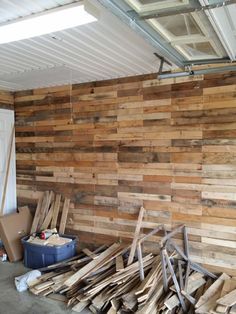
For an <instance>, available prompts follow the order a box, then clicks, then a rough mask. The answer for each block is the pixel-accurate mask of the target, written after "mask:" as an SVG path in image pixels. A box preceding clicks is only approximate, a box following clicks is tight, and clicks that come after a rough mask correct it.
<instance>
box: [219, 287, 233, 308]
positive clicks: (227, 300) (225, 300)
mask: <svg viewBox="0 0 236 314" xmlns="http://www.w3.org/2000/svg"><path fill="white" fill-rule="evenodd" d="M217 303H218V304H221V305H224V306H229V307H230V306H233V305H235V304H236V289H235V290H233V291H231V292H230V293H228V294H226V295H225V296H223V297H222V298H220V299H218V300H217Z"/></svg>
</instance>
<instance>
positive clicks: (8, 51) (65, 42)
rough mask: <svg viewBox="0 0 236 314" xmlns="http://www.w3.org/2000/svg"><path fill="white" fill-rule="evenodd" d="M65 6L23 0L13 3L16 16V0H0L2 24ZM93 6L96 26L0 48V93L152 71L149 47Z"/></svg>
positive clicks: (154, 67)
mask: <svg viewBox="0 0 236 314" xmlns="http://www.w3.org/2000/svg"><path fill="white" fill-rule="evenodd" d="M69 2H72V1H62V0H44V1H30V0H24V1H21V3H20V5H18V6H19V7H21V6H22V8H21V10H22V12H21V11H20V10H17V3H18V4H19V2H18V1H17V0H4V1H0V12H1V10H7V7H8V10H9V11H11V15H10V13H9V14H8V15H7V14H6V15H4V16H5V20H8V19H12V18H16V17H18V16H19V14H20V15H23V14H25V15H28V14H31V13H32V12H37V11H36V10H37V7H38V10H39V11H42V10H45V8H50V7H55V6H56V5H62V4H64V3H65V4H66V3H69ZM42 3H43V5H44V6H42ZM93 4H95V1H93ZM96 6H97V7H98V10H99V20H98V21H97V22H94V23H90V24H87V25H83V26H78V27H76V28H72V29H68V30H65V31H61V32H57V33H54V34H49V35H44V36H40V37H35V38H32V39H27V40H22V41H18V42H12V43H8V44H2V45H0V89H1V88H2V89H11V90H22V89H28V88H38V87H47V86H55V85H62V84H67V83H69V82H73V83H80V82H87V81H93V80H104V79H110V78H117V77H122V76H131V75H139V74H144V73H152V72H156V71H157V70H158V66H159V60H158V59H157V58H156V57H155V56H154V55H153V53H154V52H155V48H153V47H152V46H151V45H149V44H148V43H147V42H146V41H145V40H144V39H143V38H141V37H140V36H139V35H137V34H136V33H135V32H134V31H133V30H132V29H130V28H129V27H128V26H126V25H125V24H123V23H122V22H121V21H120V20H119V19H118V18H116V17H115V16H113V15H112V14H111V13H110V12H108V11H107V10H106V9H105V8H104V7H103V6H101V5H99V4H98V3H96ZM12 8H15V9H14V10H15V16H14V10H13V9H12ZM23 11H24V12H23ZM0 15H1V14H0ZM3 20H4V19H3V17H2V21H3ZM165 69H167V67H165ZM60 71H61V72H60Z"/></svg>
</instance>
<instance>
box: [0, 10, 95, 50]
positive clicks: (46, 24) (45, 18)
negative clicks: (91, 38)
mask: <svg viewBox="0 0 236 314" xmlns="http://www.w3.org/2000/svg"><path fill="white" fill-rule="evenodd" d="M89 9H95V8H91V7H90V5H89ZM89 11H93V10H89ZM89 11H88V10H87V7H86V6H85V5H84V4H80V5H78V4H77V5H67V6H64V7H62V8H59V9H54V10H49V11H47V12H43V13H40V14H36V15H32V16H30V17H27V18H21V19H17V20H15V21H14V22H11V23H7V24H3V25H2V26H1V25H0V44H5V43H9V42H12V41H18V40H22V39H27V38H32V37H36V36H41V35H45V34H49V33H54V32H58V31H61V30H64V29H67V28H72V27H76V26H79V25H82V24H87V23H91V22H94V21H97V18H96V17H95V16H94V15H92V14H90V13H89Z"/></svg>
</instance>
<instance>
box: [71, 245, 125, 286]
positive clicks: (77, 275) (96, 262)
mask: <svg viewBox="0 0 236 314" xmlns="http://www.w3.org/2000/svg"><path fill="white" fill-rule="evenodd" d="M119 249H120V245H119V244H116V243H115V244H113V245H112V246H111V247H109V248H108V249H107V250H105V251H104V252H103V253H101V254H100V255H99V257H98V258H97V259H94V260H93V261H91V262H90V263H89V264H87V265H86V266H84V267H83V268H81V269H80V270H79V271H77V272H76V273H75V274H74V275H73V276H71V277H70V278H69V279H68V280H66V281H65V285H66V286H68V287H70V286H72V285H73V284H74V283H76V282H78V281H80V280H81V279H82V278H84V277H85V276H86V275H87V274H88V273H89V272H91V271H92V270H93V269H94V268H96V267H97V266H98V265H100V264H101V263H102V262H104V260H108V259H109V257H110V256H111V255H113V254H115V253H116V252H117V251H118V250H119Z"/></svg>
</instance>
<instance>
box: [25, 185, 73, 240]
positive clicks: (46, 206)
mask: <svg viewBox="0 0 236 314" xmlns="http://www.w3.org/2000/svg"><path fill="white" fill-rule="evenodd" d="M61 203H62V196H61V195H60V194H56V195H55V194H54V193H53V192H52V191H50V192H49V191H46V192H45V193H44V194H43V195H42V197H41V198H40V199H39V200H38V204H37V208H36V211H35V215H34V220H33V223H32V227H31V231H30V233H31V234H32V233H35V232H39V231H42V230H45V229H48V228H49V227H50V228H51V229H53V228H56V227H57V226H59V233H60V234H63V233H64V232H65V227H66V220H67V215H68V211H69V206H70V199H69V198H66V197H65V199H64V203H63V208H62V212H61V217H60V220H59V213H60V208H61V206H62V204H61Z"/></svg>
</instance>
